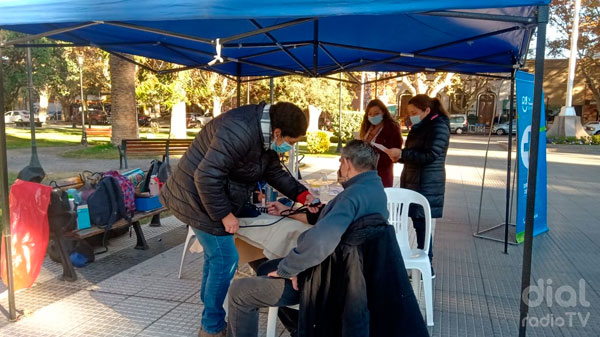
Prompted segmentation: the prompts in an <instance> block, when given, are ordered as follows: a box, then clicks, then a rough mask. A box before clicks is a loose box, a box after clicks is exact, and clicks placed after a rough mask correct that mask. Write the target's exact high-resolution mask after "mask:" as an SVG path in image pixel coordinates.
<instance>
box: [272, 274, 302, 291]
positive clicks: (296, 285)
mask: <svg viewBox="0 0 600 337" xmlns="http://www.w3.org/2000/svg"><path fill="white" fill-rule="evenodd" d="M267 276H268V277H276V278H282V277H281V276H279V274H277V270H275V271H272V272H270V273H268V274H267ZM290 281H292V288H294V290H296V291H298V277H297V276H292V277H290Z"/></svg>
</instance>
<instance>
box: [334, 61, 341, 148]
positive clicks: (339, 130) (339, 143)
mask: <svg viewBox="0 0 600 337" xmlns="http://www.w3.org/2000/svg"><path fill="white" fill-rule="evenodd" d="M339 92H340V97H339V101H340V113H339V116H338V123H339V124H338V143H337V148H336V149H335V152H336V153H341V152H342V73H340V90H339Z"/></svg>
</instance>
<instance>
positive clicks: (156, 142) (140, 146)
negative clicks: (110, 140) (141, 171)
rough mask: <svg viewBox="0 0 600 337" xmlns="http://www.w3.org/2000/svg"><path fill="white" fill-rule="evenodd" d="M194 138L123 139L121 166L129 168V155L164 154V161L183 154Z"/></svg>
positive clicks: (120, 149) (121, 167) (120, 154)
mask: <svg viewBox="0 0 600 337" xmlns="http://www.w3.org/2000/svg"><path fill="white" fill-rule="evenodd" d="M193 141H194V139H123V140H122V141H121V145H119V146H118V148H119V168H120V169H123V168H127V157H128V156H137V157H148V156H162V158H163V161H165V160H168V159H169V156H171V155H182V154H184V153H185V151H187V149H188V148H189V147H190V145H191V144H192V142H193Z"/></svg>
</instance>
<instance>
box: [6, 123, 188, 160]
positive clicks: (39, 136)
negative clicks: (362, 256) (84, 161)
mask: <svg viewBox="0 0 600 337" xmlns="http://www.w3.org/2000/svg"><path fill="white" fill-rule="evenodd" d="M92 128H93V129H101V128H107V127H106V126H98V125H94V126H92ZM197 133H198V130H197V129H191V130H188V132H187V136H188V137H190V138H191V137H194V136H196V134H197ZM168 137H169V129H168V128H162V129H161V131H160V132H159V133H152V131H150V129H149V128H140V138H142V139H144V138H158V139H166V138H168ZM35 138H36V142H37V145H38V147H49V146H73V145H79V144H80V142H81V127H78V128H75V129H73V128H71V127H70V126H62V125H48V126H44V127H41V128H36V130H35ZM109 142H110V137H106V136H88V144H90V145H92V146H94V145H103V146H105V147H106V144H107V143H109ZM6 146H7V148H8V149H22V148H28V147H30V146H31V131H30V129H29V128H28V127H26V128H25V127H23V128H17V127H7V128H6ZM95 151H98V152H101V153H102V152H106V148H104V151H100V150H95ZM114 151H116V152H115V153H116V156H117V157H116V158H119V157H118V150H117V149H116V148H115V149H114ZM103 156H107V154H102V155H100V156H99V157H97V158H99V159H113V158H115V157H114V154H113V156H110V157H103ZM84 158H85V157H84ZM93 158H96V157H93Z"/></svg>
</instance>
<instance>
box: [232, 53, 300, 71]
mask: <svg viewBox="0 0 600 337" xmlns="http://www.w3.org/2000/svg"><path fill="white" fill-rule="evenodd" d="M224 59H225V60H226V61H233V62H237V63H241V64H247V65H251V66H255V67H259V68H263V69H268V70H275V71H278V72H280V73H285V74H289V75H304V73H303V72H301V71H295V70H292V69H286V68H280V67H275V66H270V65H266V64H262V63H258V62H252V61H246V60H242V59H233V58H229V57H224Z"/></svg>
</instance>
